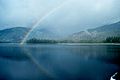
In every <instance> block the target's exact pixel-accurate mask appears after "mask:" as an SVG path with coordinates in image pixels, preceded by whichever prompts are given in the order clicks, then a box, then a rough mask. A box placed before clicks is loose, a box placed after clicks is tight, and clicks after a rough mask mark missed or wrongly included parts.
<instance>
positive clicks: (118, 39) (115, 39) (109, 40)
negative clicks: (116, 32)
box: [0, 37, 120, 44]
mask: <svg viewBox="0 0 120 80" xmlns="http://www.w3.org/2000/svg"><path fill="white" fill-rule="evenodd" d="M0 43H20V42H9V41H8V42H3V41H0ZM25 43H27V44H57V43H63V44H64V43H76V44H79V43H93V44H94V43H98V44H99V43H100V44H109V43H111V44H112V43H113V44H114V43H116V44H117V43H118V44H119V43H120V37H107V38H106V39H105V40H102V41H92V40H80V41H79V40H77V41H74V40H49V39H36V38H32V39H29V40H27V41H26V42H25Z"/></svg>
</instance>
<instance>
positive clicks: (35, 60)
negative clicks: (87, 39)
mask: <svg viewBox="0 0 120 80" xmlns="http://www.w3.org/2000/svg"><path fill="white" fill-rule="evenodd" d="M119 53H120V46H119V45H96V44H93V45H90V44H86V45H85V44H83V45H82V44H81V45H67V44H26V45H22V46H21V45H19V44H4V43H3V44H0V79H1V80H53V79H54V80H109V79H110V77H111V76H112V75H113V74H114V73H115V72H117V71H119V70H120V62H119V60H120V54H119Z"/></svg>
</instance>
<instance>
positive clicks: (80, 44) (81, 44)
mask: <svg viewBox="0 0 120 80" xmlns="http://www.w3.org/2000/svg"><path fill="white" fill-rule="evenodd" d="M0 44H20V43H5V42H4V43H0ZM29 44H30V45H41V44H42V45H43V44H44V45H46V44H55V45H70V46H72V45H73V46H74V45H120V43H25V45H29ZM23 45H24V44H23Z"/></svg>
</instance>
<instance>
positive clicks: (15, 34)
mask: <svg viewBox="0 0 120 80" xmlns="http://www.w3.org/2000/svg"><path fill="white" fill-rule="evenodd" d="M28 31H29V29H28V28H24V27H15V28H9V29H4V30H0V42H20V41H21V40H22V39H23V38H24V37H25V34H26V33H27V32H28Z"/></svg>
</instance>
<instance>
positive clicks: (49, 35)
mask: <svg viewBox="0 0 120 80" xmlns="http://www.w3.org/2000/svg"><path fill="white" fill-rule="evenodd" d="M29 38H36V39H49V40H53V39H58V38H59V34H57V32H56V29H53V28H47V27H44V28H36V29H34V30H33V31H32V33H31V34H30V36H29Z"/></svg>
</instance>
